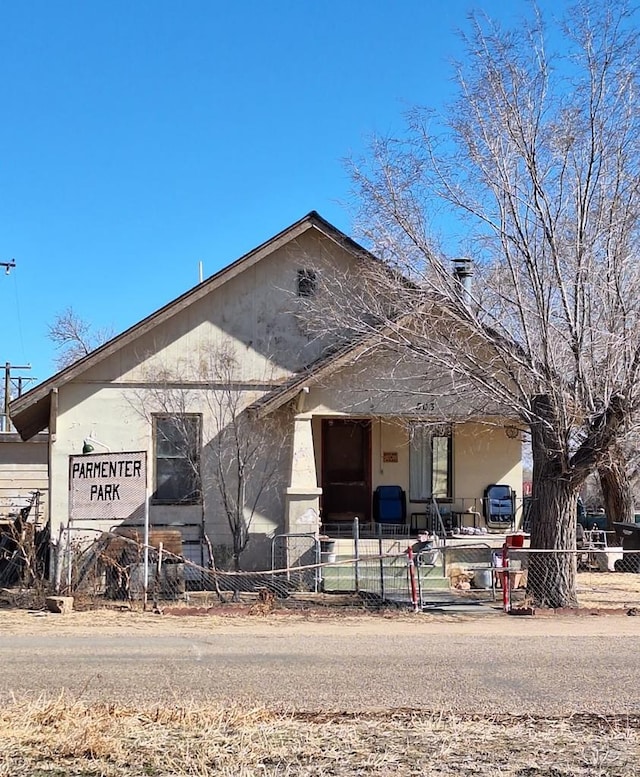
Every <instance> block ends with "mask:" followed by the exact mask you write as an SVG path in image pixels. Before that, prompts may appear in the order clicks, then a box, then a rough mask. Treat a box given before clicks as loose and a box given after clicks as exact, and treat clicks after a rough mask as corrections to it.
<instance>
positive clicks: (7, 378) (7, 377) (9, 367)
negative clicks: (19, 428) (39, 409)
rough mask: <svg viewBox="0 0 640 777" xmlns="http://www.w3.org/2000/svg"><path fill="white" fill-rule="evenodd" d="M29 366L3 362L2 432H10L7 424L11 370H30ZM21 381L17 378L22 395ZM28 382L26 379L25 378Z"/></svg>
mask: <svg viewBox="0 0 640 777" xmlns="http://www.w3.org/2000/svg"><path fill="white" fill-rule="evenodd" d="M30 369H31V365H30V364H27V365H23V366H20V365H18V364H11V363H10V362H5V365H4V418H3V423H2V429H1V431H3V432H9V431H11V428H10V427H11V424H10V422H9V402H11V370H30ZM22 380H23V378H22V377H20V378H18V390H19V392H20V393H22ZM27 380H28V378H27Z"/></svg>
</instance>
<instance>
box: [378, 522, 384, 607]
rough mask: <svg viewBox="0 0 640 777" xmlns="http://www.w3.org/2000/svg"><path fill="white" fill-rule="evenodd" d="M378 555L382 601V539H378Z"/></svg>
mask: <svg viewBox="0 0 640 777" xmlns="http://www.w3.org/2000/svg"><path fill="white" fill-rule="evenodd" d="M378 555H379V557H380V598H381V599H384V559H383V558H382V537H379V538H378Z"/></svg>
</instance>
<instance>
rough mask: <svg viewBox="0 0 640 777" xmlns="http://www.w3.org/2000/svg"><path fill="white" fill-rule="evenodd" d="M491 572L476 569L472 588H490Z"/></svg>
mask: <svg viewBox="0 0 640 777" xmlns="http://www.w3.org/2000/svg"><path fill="white" fill-rule="evenodd" d="M492 575H493V572H492V571H491V570H490V569H476V570H475V571H474V573H473V587H474V588H483V589H486V588H491V578H492Z"/></svg>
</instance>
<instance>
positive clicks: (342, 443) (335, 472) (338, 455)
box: [322, 418, 371, 523]
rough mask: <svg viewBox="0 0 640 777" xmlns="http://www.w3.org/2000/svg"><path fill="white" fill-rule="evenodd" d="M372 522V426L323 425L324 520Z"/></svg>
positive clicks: (332, 421)
mask: <svg viewBox="0 0 640 777" xmlns="http://www.w3.org/2000/svg"><path fill="white" fill-rule="evenodd" d="M356 515H357V516H358V518H359V519H360V521H361V522H364V523H366V522H368V521H370V520H371V423H370V422H369V421H359V420H354V419H342V418H330V419H325V420H324V421H323V422H322V520H323V522H324V523H337V522H338V521H352V520H353V518H354V517H355V516H356Z"/></svg>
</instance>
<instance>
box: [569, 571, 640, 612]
mask: <svg viewBox="0 0 640 777" xmlns="http://www.w3.org/2000/svg"><path fill="white" fill-rule="evenodd" d="M578 599H579V602H580V606H581V607H595V608H598V607H605V608H606V607H612V608H619V609H626V608H627V607H638V606H639V605H640V575H635V574H624V573H618V572H579V573H578Z"/></svg>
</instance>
